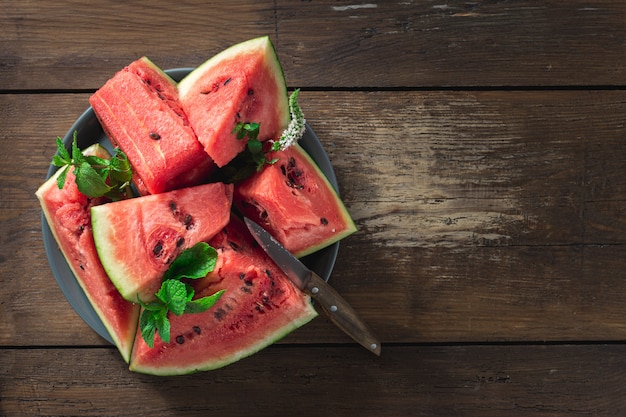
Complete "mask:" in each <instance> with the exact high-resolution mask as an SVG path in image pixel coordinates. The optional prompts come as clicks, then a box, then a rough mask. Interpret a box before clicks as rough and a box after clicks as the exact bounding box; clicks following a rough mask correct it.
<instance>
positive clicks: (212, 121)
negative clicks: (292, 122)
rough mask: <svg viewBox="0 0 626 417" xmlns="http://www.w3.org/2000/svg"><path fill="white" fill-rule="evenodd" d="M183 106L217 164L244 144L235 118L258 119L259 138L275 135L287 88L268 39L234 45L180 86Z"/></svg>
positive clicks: (284, 119) (282, 124) (283, 122)
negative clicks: (238, 133) (239, 137)
mask: <svg viewBox="0 0 626 417" xmlns="http://www.w3.org/2000/svg"><path fill="white" fill-rule="evenodd" d="M178 90H179V94H180V100H181V103H182V105H183V109H184V110H185V112H186V114H187V115H188V117H189V121H190V123H191V126H192V127H193V129H194V131H195V132H196V134H197V135H198V140H199V141H200V142H201V143H202V145H203V146H204V149H205V150H206V152H207V153H208V154H209V155H210V156H211V158H212V159H213V160H214V161H215V163H216V164H217V165H218V166H219V167H223V166H224V165H226V164H227V163H228V162H230V161H231V160H232V159H233V158H234V157H235V156H236V155H237V154H238V153H240V152H241V151H243V150H244V149H245V146H246V142H247V138H244V139H237V137H236V134H233V133H232V132H233V129H234V128H235V126H236V124H237V123H238V122H242V123H248V122H254V123H260V129H259V136H258V139H259V140H260V141H264V140H267V139H277V138H278V137H279V136H280V135H281V134H282V132H283V130H284V129H285V128H286V127H287V125H288V124H289V118H290V114H289V105H288V101H287V100H288V98H287V88H286V86H285V80H284V76H283V72H282V68H281V66H280V63H279V61H278V57H277V56H276V52H275V51H274V47H273V45H272V43H271V41H270V40H269V38H268V37H263V38H257V39H252V40H249V41H247V42H243V43H241V44H237V45H234V46H232V47H230V48H228V49H226V50H225V51H223V52H221V53H219V54H217V55H216V56H214V57H213V58H211V59H209V60H208V61H206V62H205V63H204V64H202V65H200V66H199V67H198V68H196V69H195V70H193V71H192V72H191V73H190V74H189V75H187V76H186V77H185V78H184V79H183V80H181V82H180V83H179V84H178Z"/></svg>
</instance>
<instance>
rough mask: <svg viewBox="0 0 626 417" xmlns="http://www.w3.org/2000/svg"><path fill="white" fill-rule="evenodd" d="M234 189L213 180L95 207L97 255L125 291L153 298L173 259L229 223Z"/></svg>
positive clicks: (127, 296) (130, 295)
mask: <svg viewBox="0 0 626 417" xmlns="http://www.w3.org/2000/svg"><path fill="white" fill-rule="evenodd" d="M232 193H233V186H232V185H226V184H222V183H212V184H204V185H198V186H195V187H188V188H182V189H179V190H173V191H169V192H167V193H161V194H154V195H148V196H143V197H138V198H133V199H130V200H123V201H117V202H114V203H109V204H106V205H102V206H98V207H93V208H92V209H91V217H92V224H93V233H94V240H95V243H96V248H97V249H98V255H99V256H100V259H101V261H102V265H103V266H104V268H105V270H106V271H107V273H108V274H109V277H110V278H111V281H113V283H114V284H115V286H116V287H117V289H118V290H119V291H120V293H121V294H122V296H123V297H124V298H125V299H127V300H129V301H134V302H136V301H137V297H139V298H140V299H141V300H142V301H144V302H147V301H151V300H153V299H154V293H155V292H156V291H158V289H159V287H160V285H161V279H162V277H163V274H164V273H165V271H166V270H167V269H168V268H169V265H170V264H171V263H172V261H174V259H175V258H176V257H177V256H178V255H179V254H180V253H181V252H182V251H183V250H184V249H186V248H189V247H192V246H193V245H195V244H196V243H198V242H205V241H208V240H209V239H210V238H211V237H213V236H214V235H215V234H216V233H218V232H219V231H220V230H222V228H223V227H224V226H225V225H226V224H228V222H229V220H230V210H231V204H232Z"/></svg>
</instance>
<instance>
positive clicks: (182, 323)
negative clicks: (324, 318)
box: [130, 217, 317, 375]
mask: <svg viewBox="0 0 626 417" xmlns="http://www.w3.org/2000/svg"><path fill="white" fill-rule="evenodd" d="M209 244H210V245H211V246H213V247H214V248H216V249H217V251H218V264H217V266H216V268H215V270H214V271H213V272H211V273H210V274H209V275H208V276H207V277H206V278H204V279H201V280H193V281H191V284H192V285H194V286H195V288H196V296H197V297H203V296H206V295H210V294H213V293H215V292H216V291H219V290H222V289H225V290H226V292H225V293H224V295H223V296H222V297H221V299H220V300H219V301H218V302H217V303H216V304H215V305H214V306H213V307H212V308H211V309H209V310H208V311H206V312H204V313H199V314H183V315H182V316H174V315H170V317H169V318H170V324H171V333H170V334H171V341H170V343H164V342H163V341H162V340H161V339H160V338H159V337H157V338H156V340H155V344H154V347H153V348H149V347H148V346H147V345H146V343H145V342H144V340H143V339H142V338H141V334H140V332H138V336H137V337H136V339H135V346H134V348H133V353H132V356H131V360H130V369H131V370H134V371H137V372H142V373H149V374H157V375H178V374H187V373H191V372H196V371H201V370H209V369H216V368H220V367H223V366H225V365H228V364H230V363H233V362H235V361H237V360H239V359H241V358H244V357H247V356H249V355H251V354H253V353H255V352H257V351H259V350H260V349H262V348H264V347H266V346H268V345H270V344H271V343H273V342H275V341H276V340H278V339H280V338H281V337H283V336H285V335H286V334H287V333H289V332H291V331H292V330H294V329H296V328H298V327H300V326H302V325H304V324H305V323H307V322H309V321H310V320H312V319H313V318H314V317H316V316H317V312H316V311H315V309H314V308H313V307H312V305H311V302H310V298H309V297H308V296H307V295H305V294H303V293H302V292H301V291H300V290H298V289H297V288H295V287H294V286H293V284H292V283H291V282H290V281H289V279H288V278H287V277H286V276H285V275H284V274H283V273H282V271H280V269H279V268H278V267H277V266H276V265H275V264H274V263H273V262H272V261H271V260H270V259H269V258H268V257H267V255H266V254H265V252H263V250H262V249H261V248H260V247H259V246H258V245H257V244H256V243H255V242H254V241H253V238H252V237H251V236H250V234H249V233H248V231H247V229H246V228H245V226H244V224H243V222H242V221H241V220H239V219H238V218H237V217H233V219H232V220H231V222H230V223H229V224H228V226H226V227H225V228H224V230H222V231H221V232H220V233H218V234H217V235H216V236H215V237H214V238H213V239H211V240H210V241H209Z"/></svg>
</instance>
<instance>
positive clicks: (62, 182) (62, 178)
mask: <svg viewBox="0 0 626 417" xmlns="http://www.w3.org/2000/svg"><path fill="white" fill-rule="evenodd" d="M69 169H70V167H69V166H66V167H65V168H63V171H61V173H60V174H59V176H58V177H57V187H59V189H60V190H61V189H63V186H64V185H65V178H66V177H67V171H69Z"/></svg>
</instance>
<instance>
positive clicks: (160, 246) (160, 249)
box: [152, 241, 163, 258]
mask: <svg viewBox="0 0 626 417" xmlns="http://www.w3.org/2000/svg"><path fill="white" fill-rule="evenodd" d="M152 253H153V254H154V256H156V257H157V258H158V257H159V256H161V255H162V253H163V242H161V241H159V242H157V244H156V245H154V248H153V249H152Z"/></svg>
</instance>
